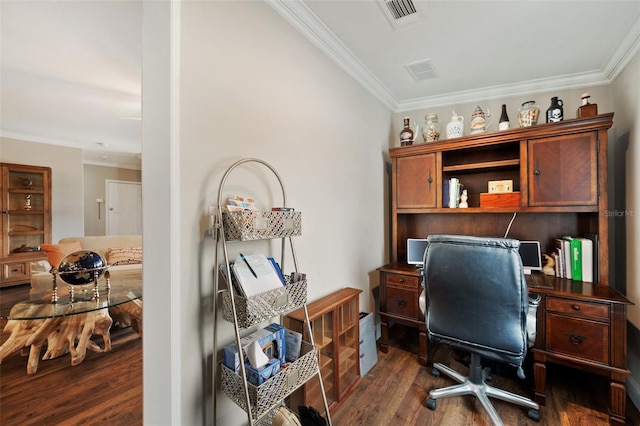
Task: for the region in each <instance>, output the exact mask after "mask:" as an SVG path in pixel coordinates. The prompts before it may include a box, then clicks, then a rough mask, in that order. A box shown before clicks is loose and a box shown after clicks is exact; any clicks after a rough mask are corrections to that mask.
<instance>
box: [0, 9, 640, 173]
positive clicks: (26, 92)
mask: <svg viewBox="0 0 640 426" xmlns="http://www.w3.org/2000/svg"><path fill="white" fill-rule="evenodd" d="M210 1H214V0H210ZM389 1H393V2H395V3H407V2H409V1H410V0H355V1H348V0H341V1H338V0H304V1H292V0H269V1H268V4H269V5H270V6H271V7H273V9H274V10H275V11H276V12H278V13H279V14H280V15H281V16H282V17H283V18H284V19H286V20H287V21H288V22H289V23H290V24H291V25H293V26H294V27H295V28H297V29H298V30H299V31H300V32H301V34H303V35H304V36H305V37H307V38H308V39H309V40H310V41H311V42H312V43H314V44H315V45H316V46H317V47H319V48H320V49H321V50H322V51H323V52H324V53H326V54H327V55H328V56H329V57H330V58H331V59H332V60H334V61H335V62H336V63H337V64H338V65H339V66H340V67H342V68H343V69H344V70H345V71H346V72H348V73H349V74H350V75H351V76H353V78H354V79H356V80H357V81H358V82H360V83H361V84H362V85H363V86H364V87H365V88H367V89H368V90H369V91H370V92H371V93H373V94H374V95H375V96H376V97H377V98H378V99H380V100H381V101H382V102H383V103H384V104H385V105H387V106H388V107H389V108H390V109H391V110H393V111H409V110H414V109H422V108H429V107H435V106H442V105H449V104H454V103H467V102H475V101H482V100H488V99H495V98H499V97H506V96H515V95H524V94H533V93H536V92H541V91H545V92H547V91H550V90H553V89H567V88H579V87H590V86H596V85H602V84H608V83H609V82H611V81H612V80H613V79H615V78H616V77H617V76H618V74H619V73H620V72H621V71H622V70H623V69H624V67H625V66H626V65H627V63H628V62H629V61H630V60H631V58H633V56H634V55H635V54H636V53H637V52H638V50H639V49H640V0H626V1H615V0H601V1H597V0H585V1H568V0H559V1H539V0H534V1H524V0H518V1H483V0H476V1H457V0H448V1H444V0H440V1H434V0H413V5H414V8H415V13H410V14H409V15H408V16H407V17H404V18H401V19H399V20H395V19H393V18H390V15H389V14H388V12H387V11H388V10H389V7H388V5H387V4H386V3H388V2H389ZM398 6H399V7H404V6H406V5H398ZM407 7H409V8H410V6H407ZM0 36H1V37H0V40H1V45H0V46H1V52H0V53H1V56H0V60H1V62H0V66H1V67H0V96H1V98H0V108H1V109H0V114H1V115H0V132H1V133H0V134H1V135H2V136H4V137H11V138H17V139H22V140H28V141H34V142H43V143H52V144H57V145H64V146H72V147H79V148H82V149H83V153H84V154H83V155H84V158H85V162H86V163H91V164H105V165H118V166H120V167H131V168H139V167H140V152H141V127H142V126H141V76H142V1H141V0H121V1H85V2H78V1H61V0H41V1H11V0H2V2H0ZM410 70H413V71H417V75H412V73H411V72H410Z"/></svg>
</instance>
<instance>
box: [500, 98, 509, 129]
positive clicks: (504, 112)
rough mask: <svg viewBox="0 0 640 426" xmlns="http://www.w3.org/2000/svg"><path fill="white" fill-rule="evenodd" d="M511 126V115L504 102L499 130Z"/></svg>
mask: <svg viewBox="0 0 640 426" xmlns="http://www.w3.org/2000/svg"><path fill="white" fill-rule="evenodd" d="M508 128H509V116H508V115H507V105H505V104H502V113H501V114H500V122H499V124H498V129H499V130H507V129H508Z"/></svg>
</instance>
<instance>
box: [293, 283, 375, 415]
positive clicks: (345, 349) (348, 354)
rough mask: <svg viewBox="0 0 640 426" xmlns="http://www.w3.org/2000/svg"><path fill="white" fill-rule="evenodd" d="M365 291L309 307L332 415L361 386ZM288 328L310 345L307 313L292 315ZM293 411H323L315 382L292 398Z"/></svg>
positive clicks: (344, 293) (344, 291)
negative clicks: (361, 318) (362, 299)
mask: <svg viewBox="0 0 640 426" xmlns="http://www.w3.org/2000/svg"><path fill="white" fill-rule="evenodd" d="M360 293H362V290H358V289H354V288H349V287H347V288H344V289H342V290H339V291H337V292H335V293H332V294H330V295H328V296H326V297H323V298H322V299H319V300H317V301H315V302H312V303H310V304H308V305H307V310H308V313H309V321H310V322H311V330H312V333H313V342H314V344H315V346H316V347H317V348H318V357H319V366H320V373H321V375H322V383H323V386H324V391H325V395H326V397H327V405H328V406H329V411H330V413H334V412H335V410H336V409H337V408H338V407H339V406H340V405H341V404H342V403H343V402H344V400H345V399H346V398H347V397H348V396H349V394H350V393H351V392H352V391H353V390H354V389H355V387H356V386H357V385H358V384H359V383H360V380H361V377H360V327H359V325H360V323H359V315H360V310H359V300H358V299H359V294H360ZM283 324H284V326H285V327H286V328H288V329H290V330H293V331H297V332H299V333H302V334H303V340H305V341H310V339H309V336H308V332H307V327H306V325H305V317H304V310H302V309H298V310H296V311H294V312H291V313H290V314H288V315H287V316H286V317H285V318H284V320H283ZM290 405H291V407H293V408H297V407H298V406H299V405H304V406H312V407H314V408H316V409H317V410H319V411H321V410H322V408H321V407H322V406H323V403H322V394H321V390H320V385H319V383H318V382H317V381H315V380H311V381H309V382H307V384H305V385H304V386H303V387H301V388H300V389H298V390H297V391H296V392H294V393H293V394H292V395H291V404H290Z"/></svg>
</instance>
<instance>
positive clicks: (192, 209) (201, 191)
mask: <svg viewBox="0 0 640 426" xmlns="http://www.w3.org/2000/svg"><path fill="white" fill-rule="evenodd" d="M152 7H153V8H154V9H156V11H157V12H158V13H159V15H161V16H159V17H158V18H157V19H154V25H155V24H158V25H160V26H161V27H162V25H165V24H168V22H167V21H163V20H164V19H165V18H166V17H167V16H168V14H169V10H168V9H165V10H159V9H162V6H157V5H155V6H152ZM148 10H149V7H148V6H145V15H146V16H147V20H146V21H145V37H147V36H149V37H156V39H157V37H160V38H163V37H169V35H168V30H167V28H166V27H163V28H152V23H151V20H152V18H150V17H149V12H148ZM174 12H177V11H174ZM179 13H180V19H179V20H178V22H177V24H179V31H177V25H174V27H173V30H174V33H173V34H172V35H171V36H172V37H174V38H173V40H174V41H176V38H175V37H177V36H179V49H176V50H174V51H173V52H172V54H173V55H174V56H173V61H172V62H171V63H172V64H173V65H174V66H175V65H177V64H178V65H179V68H174V69H173V72H172V75H171V78H174V79H175V80H174V82H175V83H176V84H177V87H179V91H177V90H176V86H172V87H171V88H170V89H168V93H170V94H171V96H173V101H176V100H177V99H178V97H179V106H180V108H179V111H174V112H173V115H172V117H173V119H172V120H171V126H173V127H172V128H166V129H165V130H166V134H165V135H162V137H166V136H167V135H173V136H174V139H173V140H172V142H171V143H170V145H171V146H172V147H174V148H179V152H176V155H174V156H173V158H174V159H179V160H177V162H178V164H177V165H176V166H177V167H176V170H173V169H172V170H168V171H167V172H168V173H173V172H174V171H177V170H179V174H178V175H176V176H175V177H174V179H176V180H174V182H175V183H177V184H178V187H177V188H175V190H174V189H173V188H165V194H164V198H163V199H162V200H158V202H157V203H156V208H161V207H165V208H166V206H167V205H170V206H171V207H169V209H174V208H175V209H176V210H175V211H170V213H169V214H170V216H171V218H170V219H169V221H170V223H168V224H167V223H165V224H161V223H160V222H158V221H157V220H155V222H157V223H153V222H152V223H149V222H148V221H147V218H148V217H149V216H147V213H148V212H145V220H144V223H145V230H144V233H145V241H144V245H145V247H149V244H148V241H147V238H148V237H149V235H150V234H153V235H154V238H156V237H157V233H160V234H166V233H167V231H166V229H167V227H169V228H170V227H172V226H178V227H179V232H178V233H177V234H176V235H178V236H179V237H176V238H178V240H179V241H173V243H176V242H177V243H178V244H179V246H178V247H179V250H177V251H176V252H175V253H173V254H172V253H171V252H170V250H169V248H168V247H165V253H164V254H163V256H162V257H155V256H152V257H151V258H149V257H148V255H149V256H151V255H150V253H149V251H147V249H145V271H144V273H145V317H148V316H153V318H155V316H154V315H155V314H157V313H158V311H157V308H156V307H153V308H151V309H147V307H148V306H149V305H150V299H149V298H147V296H146V295H147V294H148V293H149V291H153V292H154V293H156V294H155V295H154V296H153V297H154V299H153V300H154V301H156V300H157V303H163V304H164V305H165V310H164V311H162V314H163V315H165V316H168V317H169V319H168V320H167V319H162V320H160V321H159V322H158V323H157V324H156V323H154V322H153V321H147V320H146V319H145V347H144V350H145V354H148V353H154V354H155V353H156V351H157V350H160V351H165V352H170V353H169V354H166V353H165V354H163V355H161V356H160V359H159V360H156V359H154V357H151V356H145V363H144V370H145V376H144V377H145V379H144V380H145V382H144V389H145V407H144V411H145V412H144V416H145V423H147V424H154V425H155V424H170V423H171V422H175V420H176V417H177V418H179V422H180V423H181V424H202V418H203V417H205V422H206V423H207V424H211V423H212V419H211V418H210V416H211V414H210V407H208V408H206V409H205V406H206V404H208V403H209V401H210V389H204V388H203V387H204V386H205V384H206V383H207V382H208V381H209V379H210V372H209V371H208V369H207V361H208V357H209V356H210V353H211V350H212V344H213V343H212V333H213V326H214V321H213V320H212V319H211V318H210V315H209V316H207V313H208V308H207V301H208V300H210V298H211V291H212V284H213V276H212V271H213V269H214V242H213V241H212V240H211V238H210V237H209V236H208V234H207V225H208V218H207V209H208V206H209V205H215V204H217V198H218V185H219V183H220V179H221V178H222V175H223V173H224V171H225V170H226V169H227V168H228V167H229V166H230V165H231V164H232V163H233V162H235V161H236V160H238V159H241V158H245V157H255V158H260V159H263V160H265V161H267V162H268V163H270V164H271V165H273V166H274V167H275V168H276V170H277V171H278V173H279V174H280V175H281V177H282V179H283V181H284V184H285V187H286V191H287V204H289V205H290V206H293V207H295V208H296V209H297V210H299V211H301V212H302V213H303V225H302V226H303V232H302V236H301V237H298V238H296V239H295V244H296V247H295V248H296V252H297V257H298V260H299V266H300V270H301V271H303V272H306V273H307V274H308V278H309V289H308V298H309V300H315V299H317V298H319V297H321V296H324V295H326V294H329V293H331V292H333V291H336V290H338V289H340V288H342V287H345V286H351V287H357V288H361V289H363V291H364V292H363V295H362V296H361V298H360V301H361V310H365V311H370V310H372V309H373V307H372V306H370V303H369V301H370V297H369V294H370V292H371V288H370V287H371V286H375V285H377V282H373V283H370V282H369V274H370V273H371V272H372V271H374V270H375V268H377V267H379V266H380V265H382V264H383V263H384V262H385V260H386V259H385V258H384V254H385V231H384V209H385V201H384V179H385V176H384V152H385V151H386V149H387V147H388V144H389V140H388V135H389V131H390V130H389V126H390V124H389V123H390V112H389V110H388V109H387V108H386V107H384V106H382V105H381V104H380V103H379V102H378V101H377V100H376V99H375V98H374V97H373V96H372V95H370V94H369V93H368V92H366V91H365V90H364V89H363V88H362V87H361V86H360V85H359V84H358V83H356V82H355V81H354V80H352V79H351V78H350V77H349V76H347V75H346V74H345V73H344V72H343V71H341V70H340V69H339V68H338V67H337V66H336V65H334V64H333V63H332V62H331V61H330V60H329V59H328V58H326V57H325V56H324V55H323V54H322V53H321V52H319V51H318V50H317V49H316V48H315V47H314V46H313V45H311V44H310V43H308V42H307V41H306V40H305V39H303V38H302V37H301V36H300V34H299V33H298V32H297V31H296V30H295V29H293V28H292V27H291V26H290V25H289V24H288V23H286V22H285V21H284V20H283V19H282V18H281V17H280V16H278V15H277V14H276V13H275V12H274V11H273V10H272V9H271V8H270V7H269V6H268V5H267V4H265V3H263V2H183V3H182V7H181V10H180V11H179ZM175 16H177V15H175V14H174V19H175ZM174 24H176V23H174ZM176 31H177V32H176ZM167 47H168V46H167V45H165V46H164V47H163V46H162V45H160V44H159V43H158V46H155V48H154V49H156V52H155V53H156V54H157V55H158V56H162V53H161V52H159V51H161V50H162V49H163V48H164V49H166V48H167ZM151 49H152V46H149V45H148V44H146V43H145V54H147V57H149V55H150V54H153V52H152V51H151ZM178 53H179V60H178ZM143 69H144V68H143ZM147 69H149V68H147ZM155 69H157V68H154V70H155ZM160 72H161V73H162V71H160ZM143 74H144V77H143V80H144V84H145V86H144V87H145V90H146V91H147V93H148V90H150V89H149V87H151V86H149V84H151V83H150V82H149V79H151V78H153V79H154V80H155V82H154V84H156V85H157V86H156V87H157V88H158V90H160V91H161V92H167V87H166V85H165V84H166V83H167V81H164V82H159V81H157V80H159V77H158V76H157V75H155V76H153V77H150V76H148V74H149V73H147V72H144V73H143ZM145 90H143V93H145ZM145 101H146V99H145ZM143 105H148V104H146V103H143ZM172 105H175V104H172ZM151 108H152V109H153V110H154V111H152V113H155V112H157V116H156V117H159V116H161V115H162V114H164V112H158V111H155V110H157V109H158V106H157V105H153V106H152V107H151ZM147 112H149V111H148V110H147V109H145V111H144V117H145V119H144V122H145V123H146V124H144V123H143V126H145V129H148V128H150V127H147V126H153V123H152V122H149V121H148V119H149V118H150V116H149V115H147ZM176 117H179V120H177V121H174V120H176ZM156 124H162V122H160V121H159V122H157V123H156ZM162 125H163V126H164V124H162ZM165 127H166V126H165ZM178 127H179V129H178ZM149 142H151V144H153V148H152V149H149V147H150V145H149ZM163 143H164V142H162V144H163ZM156 145H157V144H156V141H155V140H152V141H151V140H150V139H149V137H148V135H145V139H144V143H143V151H144V153H143V162H144V161H145V160H147V158H148V156H147V153H152V152H156V153H157V149H158V148H157V146H156ZM172 149H173V148H171V147H168V148H167V147H164V146H163V147H162V150H163V152H164V153H167V152H168V151H171V150H172ZM158 155H162V154H158ZM170 167H172V166H171V165H170ZM148 179H154V177H153V176H151V175H150V174H148V171H147V163H144V164H143V185H144V187H145V191H144V197H145V198H146V197H154V198H155V197H160V194H159V193H156V191H159V190H160V188H158V185H157V184H155V183H151V188H150V186H149V182H148ZM162 179H165V177H162ZM226 188H228V190H229V193H230V194H236V193H237V194H242V195H247V196H254V197H255V198H256V199H257V200H258V201H259V202H260V203H261V204H262V205H263V206H264V207H265V208H268V207H270V206H272V205H278V204H281V199H280V189H279V186H278V184H277V181H275V180H274V178H273V176H272V175H271V174H270V173H269V172H267V171H266V169H265V168H261V167H260V166H258V167H248V168H247V169H246V170H244V169H243V170H240V169H238V171H237V173H234V174H233V177H230V179H229V181H228V184H227V186H226ZM150 189H151V192H150V191H149V190H150ZM177 194H179V201H178V202H176V201H172V200H173V197H174V196H175V195H177ZM224 195H225V196H226V195H228V194H224ZM167 198H168V200H167ZM143 203H144V201H143ZM167 203H169V204H167ZM144 206H147V204H146V203H145V204H144ZM165 237H166V240H167V242H169V243H171V238H172V236H171V235H165ZM269 249H270V248H269V245H267V246H264V245H258V246H251V248H250V249H249V250H251V251H252V252H256V251H259V250H269ZM235 250H237V248H236V249H235ZM243 250H244V248H243ZM273 254H276V255H277V254H278V252H277V251H274V252H273ZM167 256H176V257H172V258H167ZM178 256H179V258H178ZM167 263H169V264H170V265H169V268H171V269H172V270H173V268H175V267H178V268H179V274H173V273H172V271H169V276H167V277H166V278H165V279H164V280H160V281H157V280H155V279H154V280H153V285H151V284H150V280H149V276H148V275H147V271H151V270H153V269H156V267H158V268H161V269H163V268H166V267H167V266H166V265H167ZM285 263H286V266H285V269H291V268H292V267H293V265H292V262H291V259H290V258H289V259H286V260H285ZM149 273H153V272H149ZM176 275H178V276H179V278H176V279H175V281H174V277H175V276H176ZM155 276H157V275H155ZM151 288H152V289H151ZM159 294H162V295H163V296H162V297H160V296H158V295H159ZM169 294H173V296H171V297H172V298H173V297H175V299H172V301H171V302H167V301H166V299H167V298H169V297H170V296H169ZM162 299H164V300H162ZM168 305H171V306H168ZM167 322H170V323H172V324H175V323H178V324H179V330H175V329H174V328H171V327H168V329H167V327H166V325H167ZM215 323H216V324H217V326H218V327H219V330H220V333H221V335H220V341H219V347H222V345H224V344H226V343H229V342H230V341H231V329H232V327H231V324H230V323H226V322H224V321H223V320H222V319H221V318H217V319H216V321H215ZM160 327H165V328H162V329H161V328H160ZM147 331H149V333H147ZM176 332H177V333H178V337H177V338H178V339H179V342H176V343H178V345H177V348H178V351H179V353H175V352H174V351H173V347H172V349H171V350H170V349H168V348H167V345H168V344H169V342H174V341H175V340H174V339H176V336H175V333H176ZM162 333H164V334H162ZM159 336H164V340H163V341H160V342H156V343H154V342H153V341H150V339H152V340H155V338H156V337H159ZM173 344H174V343H172V345H173ZM167 357H170V358H171V359H167ZM167 362H169V363H170V367H169V368H165V367H167ZM176 368H177V370H176ZM156 375H163V376H164V377H165V378H166V380H163V379H160V378H157V377H156ZM177 377H179V383H177V382H176V381H175V380H174V379H177ZM160 383H162V385H167V384H168V385H169V388H167V389H160V388H158V384H160ZM172 393H173V396H172V395H171V394H172ZM203 394H204V401H203ZM152 398H153V399H152ZM173 398H177V401H179V404H180V406H179V407H176V406H171V405H170V403H171V402H173V403H175V402H176V399H173ZM165 402H166V404H165ZM176 410H178V411H179V414H177V415H176V413H175V411H176ZM246 420H247V419H246V414H245V413H244V411H242V410H241V409H239V408H238V407H237V406H235V404H233V403H232V402H230V400H228V399H227V398H226V397H223V396H219V398H218V415H217V423H218V424H224V425H234V424H245V423H246Z"/></svg>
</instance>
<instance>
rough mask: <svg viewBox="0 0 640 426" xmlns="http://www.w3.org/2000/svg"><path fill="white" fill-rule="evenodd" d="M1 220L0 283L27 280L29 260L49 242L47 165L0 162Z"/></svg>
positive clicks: (40, 255)
mask: <svg viewBox="0 0 640 426" xmlns="http://www.w3.org/2000/svg"><path fill="white" fill-rule="evenodd" d="M0 171H1V175H2V182H1V184H0V191H1V193H2V201H1V203H0V204H1V205H2V210H1V211H2V221H1V225H0V235H2V247H1V249H0V265H1V268H2V270H1V275H0V287H7V286H11V285H17V284H24V283H28V282H29V280H30V277H31V262H34V261H37V260H41V259H46V256H45V254H44V252H42V251H40V245H41V244H47V243H50V242H51V169H50V168H48V167H36V166H26V165H20V164H9V163H0Z"/></svg>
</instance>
